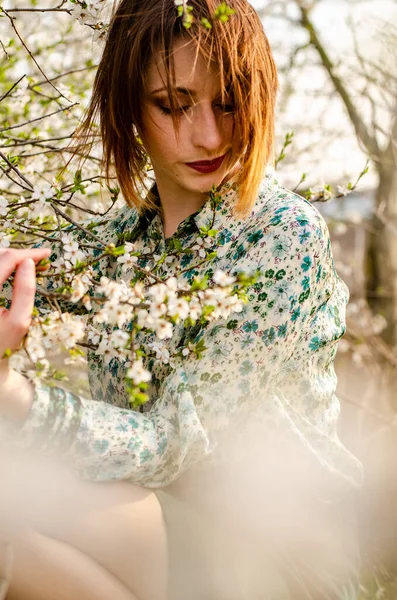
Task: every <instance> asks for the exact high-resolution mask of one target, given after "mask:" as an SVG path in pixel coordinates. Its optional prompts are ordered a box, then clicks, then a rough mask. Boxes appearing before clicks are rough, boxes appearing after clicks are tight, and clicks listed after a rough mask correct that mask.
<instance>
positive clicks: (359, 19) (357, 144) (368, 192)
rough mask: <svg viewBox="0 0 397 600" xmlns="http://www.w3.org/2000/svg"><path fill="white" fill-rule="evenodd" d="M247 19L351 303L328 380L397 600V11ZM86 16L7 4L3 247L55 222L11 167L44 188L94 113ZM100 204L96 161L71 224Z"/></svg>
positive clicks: (335, 6)
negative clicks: (269, 53) (267, 57)
mask: <svg viewBox="0 0 397 600" xmlns="http://www.w3.org/2000/svg"><path fill="white" fill-rule="evenodd" d="M252 4H253V6H254V7H255V9H256V10H257V11H258V13H259V14H260V16H261V19H262V21H263V25H264V29H265V31H266V33H267V35H268V37H269V39H270V42H271V45H272V48H273V51H274V54H275V57H276V62H277V65H278V69H279V75H280V93H279V98H278V105H277V132H276V133H277V146H276V168H277V173H278V177H279V178H280V180H281V181H282V183H283V184H284V185H286V186H287V187H289V188H290V189H293V190H296V191H297V192H298V193H299V194H301V195H302V196H304V197H306V198H308V199H309V200H310V201H312V202H314V203H315V204H316V206H317V207H318V209H319V210H320V211H321V213H322V214H323V215H324V217H325V218H326V220H327V223H328V226H329V230H330V233H331V239H332V247H333V253H334V258H335V266H336V269H337V271H338V273H339V274H340V276H341V277H342V278H343V279H344V281H345V282H346V283H347V285H348V287H349V289H350V303H349V306H348V314H347V332H346V335H345V337H344V338H343V340H342V342H341V343H340V345H339V350H338V354H337V358H336V364H335V369H336V373H337V375H338V381H339V383H338V397H339V399H340V401H341V420H340V436H341V438H342V440H343V441H344V442H345V443H346V445H348V446H349V448H351V449H352V450H353V452H355V453H356V454H357V455H358V456H359V457H360V459H361V460H362V461H363V463H364V467H365V483H364V488H363V491H362V493H361V495H360V502H359V505H358V507H357V511H358V515H359V525H360V536H361V545H362V552H363V563H364V564H363V573H362V586H361V595H362V598H376V599H377V600H379V599H380V598H397V509H396V506H397V419H396V410H397V377H396V374H397V370H396V367H397V169H396V165H397V119H396V116H397V60H396V58H397V56H396V55H397V2H396V1H395V0H311V1H309V0H307V1H305V0H291V1H290V0H267V1H265V0H254V1H253V2H252ZM93 5H95V6H94V8H95V11H94V12H95V15H96V16H97V18H96V19H92V20H91V21H90V19H85V20H84V19H82V18H81V12H82V11H81V10H80V11H79V9H78V7H77V5H76V4H73V3H71V2H70V1H69V0H5V2H3V4H2V6H3V9H4V11H3V13H2V14H0V17H1V18H0V42H1V43H0V98H1V101H0V151H1V153H2V154H1V156H0V167H1V173H0V195H3V197H5V198H7V200H8V202H13V203H15V205H16V203H17V202H18V199H20V206H19V207H18V208H16V209H15V211H14V213H13V218H14V221H15V219H16V220H17V221H18V219H19V223H20V228H19V232H18V231H16V229H15V227H14V226H13V224H12V223H11V222H10V221H9V220H8V218H7V216H6V214H5V211H3V210H2V207H1V203H0V245H7V244H8V243H10V242H12V241H15V240H16V239H19V240H20V241H21V242H22V243H26V244H30V243H32V242H33V241H37V239H36V240H35V235H37V231H38V230H39V229H40V228H41V230H42V229H43V228H44V229H45V227H46V225H47V224H48V225H49V224H50V220H51V217H50V213H51V211H49V212H48V215H46V212H45V211H43V210H42V209H41V210H40V211H39V213H37V211H36V212H35V208H34V205H33V204H29V203H26V202H24V197H23V193H24V189H23V186H22V187H21V180H20V179H18V177H14V173H13V170H12V166H10V165H15V166H16V167H17V168H18V170H19V172H20V173H22V174H25V176H26V177H28V178H29V180H31V181H33V183H34V184H35V185H37V186H43V185H45V184H49V183H51V182H52V178H53V177H54V176H55V175H56V174H57V172H58V170H59V167H60V166H62V165H63V164H64V162H65V160H66V158H67V151H66V153H65V152H64V153H62V152H61V150H62V149H65V148H66V146H67V143H68V142H69V140H70V136H71V135H72V133H73V131H74V129H75V127H76V124H77V122H78V120H79V118H80V117H81V115H82V112H83V109H84V106H85V105H86V103H87V101H88V99H89V96H90V91H91V87H92V82H93V77H94V74H95V66H96V64H97V62H98V57H99V54H100V51H101V48H102V43H103V42H102V39H101V38H102V36H103V32H104V29H103V27H102V23H103V24H106V22H107V19H108V15H109V10H110V9H111V3H109V2H107V3H105V2H102V1H101V0H97V1H96V2H93ZM79 16H80V19H78V18H77V17H79ZM73 176H74V174H73V172H72V173H71V174H70V177H71V178H72V180H73ZM75 183H76V182H75ZM65 185H66V183H65ZM110 196H111V195H110V194H109V191H108V190H107V189H106V187H104V186H103V185H101V184H100V178H99V171H98V155H97V154H96V153H95V151H93V154H92V156H90V158H89V160H88V161H87V162H86V165H85V170H84V172H83V177H82V182H80V188H79V189H77V190H76V192H75V195H74V196H73V203H74V205H70V206H68V207H65V210H68V211H70V213H71V214H75V213H76V212H77V213H78V214H81V213H83V212H86V213H87V214H90V213H91V212H103V211H105V210H106V209H107V208H108V207H109V206H110V204H111V199H110ZM118 202H120V203H123V202H124V200H123V199H122V198H119V200H118ZM76 207H78V208H76ZM83 209H84V210H83ZM21 231H22V232H23V234H22V237H21ZM70 380H71V381H73V382H74V386H75V388H76V389H77V390H82V391H84V390H86V389H87V382H86V377H85V372H84V364H81V365H77V366H76V365H74V366H73V367H70Z"/></svg>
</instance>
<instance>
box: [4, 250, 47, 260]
mask: <svg viewBox="0 0 397 600" xmlns="http://www.w3.org/2000/svg"><path fill="white" fill-rule="evenodd" d="M51 252H52V251H51V248H24V249H20V248H0V256H3V255H4V254H8V253H12V254H14V253H15V254H16V255H17V256H22V260H23V259H24V258H33V260H41V258H43V257H44V256H49V255H50V254H51ZM40 257H41V258H40Z"/></svg>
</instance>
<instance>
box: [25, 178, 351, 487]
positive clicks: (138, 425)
mask: <svg viewBox="0 0 397 600" xmlns="http://www.w3.org/2000/svg"><path fill="white" fill-rule="evenodd" d="M238 187H239V186H238V175H237V176H235V177H234V178H233V179H231V180H230V181H228V182H226V183H225V184H223V185H222V186H221V187H220V188H219V189H218V193H219V194H220V196H221V202H220V204H218V206H217V207H216V209H215V211H214V210H213V207H211V204H210V200H208V201H207V202H206V203H205V204H204V205H203V206H202V208H201V209H200V210H199V211H197V212H196V213H194V214H193V215H190V216H189V217H187V218H186V219H185V220H184V221H183V222H182V223H180V225H179V227H178V229H177V231H176V233H175V234H174V236H173V237H176V238H177V239H178V240H179V242H180V245H181V247H182V248H186V247H187V246H191V245H192V243H194V242H195V246H196V248H198V249H200V246H202V245H203V244H209V243H210V242H209V241H208V238H207V241H204V240H203V239H202V238H201V237H200V227H203V226H206V225H208V223H209V221H211V220H212V219H215V220H214V223H213V226H212V228H213V229H216V230H218V233H217V234H216V236H215V238H214V240H213V245H214V246H219V247H218V249H217V257H216V258H215V259H214V260H213V261H211V262H209V263H208V262H207V263H204V264H202V265H201V266H198V267H197V268H193V269H191V270H189V271H186V272H185V273H183V274H181V275H177V276H181V277H185V278H186V279H188V280H189V281H191V280H192V278H193V277H194V276H195V275H198V274H199V275H203V274H204V273H205V274H207V275H209V276H211V275H212V274H213V273H214V271H215V270H216V269H218V268H219V269H221V270H223V271H226V272H228V273H230V275H233V274H235V273H237V272H238V271H245V272H254V271H255V270H256V269H258V268H259V269H261V271H262V276H261V277H260V278H259V279H258V280H257V282H256V283H255V284H254V285H253V286H252V287H251V288H250V290H249V302H248V303H247V304H246V305H244V308H243V311H242V312H239V313H232V314H231V315H230V317H229V318H228V319H218V320H216V321H213V322H211V323H209V324H207V326H205V327H201V328H198V330H197V328H195V327H189V328H187V327H184V326H183V323H181V324H179V325H176V326H175V332H174V335H173V337H172V338H171V339H168V340H165V349H164V348H163V349H159V351H158V353H157V355H156V358H153V348H154V347H155V345H156V341H155V339H154V337H153V336H154V334H148V333H146V334H145V332H139V333H138V343H139V344H140V345H141V346H142V347H143V348H145V347H150V348H151V349H152V357H151V358H150V359H148V363H147V364H146V365H145V366H146V368H148V369H149V370H150V372H151V373H152V381H151V383H150V388H149V392H150V399H149V402H148V403H147V404H145V405H144V406H143V407H141V409H140V410H138V409H137V410H132V409H131V408H130V406H129V403H128V395H127V393H126V390H125V387H124V375H125V373H124V370H123V369H124V367H123V364H122V363H119V362H118V361H117V359H115V358H113V359H112V360H110V362H109V361H107V360H105V358H104V357H103V356H100V355H98V354H95V353H94V351H89V354H88V367H89V381H90V387H91V395H92V398H84V397H79V396H78V395H76V394H73V393H71V392H69V391H66V390H64V389H61V388H56V387H55V388H52V387H46V386H45V385H43V384H37V385H36V392H35V398H34V402H33V406H32V409H31V411H30V414H29V416H28V418H27V420H26V421H25V423H24V425H23V426H22V427H21V429H19V431H18V432H17V433H16V443H17V444H19V445H22V446H23V447H26V448H29V447H31V446H35V447H39V448H40V449H42V450H43V451H45V452H48V453H52V452H54V453H55V452H56V453H58V452H61V453H62V455H63V456H64V457H66V458H67V459H68V460H69V459H70V460H71V461H72V463H73V464H74V466H75V468H76V469H77V470H78V471H79V473H80V474H81V475H82V476H83V477H86V478H89V479H91V480H96V481H104V480H115V479H119V480H121V479H124V480H129V481H131V482H134V483H136V484H138V485H142V486H146V487H150V488H159V487H162V486H167V485H168V484H170V483H171V482H173V481H174V480H176V478H178V477H179V475H180V474H182V473H183V472H185V471H186V470H187V469H188V468H189V467H190V466H191V465H194V464H197V463H199V462H200V461H201V460H203V459H206V458H208V457H210V456H211V455H212V454H213V451H214V449H215V448H216V446H217V443H218V440H219V439H220V438H219V435H220V434H221V433H222V432H224V431H227V430H228V428H229V426H230V425H231V424H232V422H233V420H234V419H235V418H237V416H238V414H239V412H241V410H242V409H244V410H248V411H255V410H258V409H260V410H261V411H262V412H263V413H264V414H266V415H267V418H268V419H270V422H271V425H269V427H275V426H276V427H281V428H282V429H284V431H287V432H288V435H289V436H290V437H291V439H295V441H296V443H297V444H298V445H299V446H300V447H301V448H302V449H303V450H304V452H306V453H307V455H308V456H310V457H311V459H313V460H314V461H315V462H316V463H318V465H320V466H321V468H323V469H325V470H326V471H328V472H329V473H332V474H333V475H337V477H339V478H342V480H343V481H344V482H345V483H348V484H351V485H353V486H357V485H359V484H360V483H361V478H362V470H361V469H362V468H361V464H360V462H359V461H358V460H357V459H356V458H355V457H354V456H353V455H352V454H351V453H350V452H349V451H348V450H347V449H346V448H345V446H344V445H343V444H342V443H341V442H340V440H339V439H338V435H337V431H336V427H337V421H338V415H339V411H340V405H339V401H338V398H337V397H336V395H335V389H336V384H337V378H336V375H335V371H334V366H333V362H334V358H335V354H336V351H337V345H338V341H339V339H340V338H341V337H342V336H343V334H344V332H345V309H346V304H347V302H348V299H349V291H348V288H347V286H346V284H345V283H344V282H343V281H342V280H341V279H340V277H339V276H338V274H337V273H336V271H335V267H334V262H333V257H332V251H331V246H330V239H329V232H328V228H327V225H326V223H325V221H324V219H323V217H322V216H321V214H320V213H319V211H318V210H317V209H316V208H315V207H314V206H313V205H312V204H311V203H310V202H308V201H307V200H305V199H303V198H302V197H300V196H299V195H297V194H295V193H293V192H291V191H288V190H287V189H285V188H284V187H282V186H281V185H280V183H279V182H278V181H277V179H276V178H275V176H274V173H272V172H270V173H269V172H267V174H266V175H264V177H263V180H262V183H261V186H260V189H259V192H258V195H257V199H256V202H255V205H254V207H253V209H252V211H251V214H250V215H249V217H248V218H246V219H245V220H239V218H236V217H234V216H233V214H232V207H233V205H234V203H235V202H236V198H237V195H238ZM154 191H155V192H156V187H155V186H154ZM92 231H93V233H95V235H96V236H98V237H99V238H100V239H101V240H102V241H104V242H106V243H110V242H112V241H113V242H114V243H117V240H118V239H120V234H123V233H126V234H128V236H129V238H128V239H133V240H134V245H135V247H136V249H137V250H139V251H140V252H142V253H143V255H142V256H141V257H140V259H139V262H138V263H137V264H138V265H139V266H141V267H145V266H146V265H148V266H149V267H150V268H152V267H153V253H154V255H161V254H162V253H163V252H164V251H165V250H169V249H170V248H171V245H172V243H173V242H172V238H168V239H164V234H163V227H162V222H161V217H160V214H159V213H158V212H151V213H150V212H147V213H145V214H144V215H142V216H139V214H138V212H137V210H136V209H135V208H129V207H128V206H125V207H124V208H122V209H117V210H116V211H115V212H114V213H113V215H112V216H111V217H110V218H109V217H107V218H106V219H103V220H102V221H98V220H97V221H95V223H94V224H93V225H92ZM74 235H77V237H78V236H79V235H81V233H80V234H78V233H77V234H74ZM145 253H147V254H148V255H149V254H150V256H151V257H149V258H146V257H145V256H144V254H145ZM55 254H56V251H55V249H54V255H53V256H52V260H54V258H56V256H55ZM197 258H198V256H196V257H195V256H194V254H193V255H192V254H184V255H183V256H182V258H181V255H179V256H178V255H174V256H172V255H171V256H170V257H169V258H168V259H167V260H166V261H165V262H163V263H162V264H161V266H160V267H159V268H158V270H157V272H156V273H157V275H159V276H162V277H164V278H166V277H167V276H171V275H174V274H175V273H176V272H177V270H178V268H179V270H181V267H182V268H185V267H187V266H189V265H191V264H195V263H196V262H197V263H199V262H200V259H199V260H197ZM201 260H202V259H201ZM121 267H122V265H121V264H120V263H117V261H116V260H115V259H114V258H111V257H105V258H103V259H101V262H100V264H99V265H98V266H97V267H96V269H97V271H98V274H102V275H106V276H107V277H109V278H115V279H117V278H118V277H120V276H121V274H122V270H121ZM131 276H132V274H131ZM123 277H124V278H126V279H128V273H127V274H124V275H123ZM51 286H52V282H51V281H49V283H48V287H49V289H51ZM37 302H40V300H39V298H38V300H37ZM187 340H188V341H194V343H197V342H198V341H200V340H202V341H203V343H204V346H205V348H206V349H205V350H204V352H203V354H202V357H201V358H200V359H198V358H196V356H194V355H192V354H190V355H187V356H186V355H183V356H182V353H181V352H180V348H182V347H184V346H185V344H186V342H187ZM163 343H164V342H163ZM153 344H154V345H153ZM178 350H179V353H178V355H177V356H176V353H177V352H178ZM268 422H269V421H268ZM264 435H266V431H264Z"/></svg>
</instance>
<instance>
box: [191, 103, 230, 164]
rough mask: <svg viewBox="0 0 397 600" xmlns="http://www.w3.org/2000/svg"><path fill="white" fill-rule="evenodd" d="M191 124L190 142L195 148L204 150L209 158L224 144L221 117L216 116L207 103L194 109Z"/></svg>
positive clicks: (200, 104) (212, 108)
mask: <svg viewBox="0 0 397 600" xmlns="http://www.w3.org/2000/svg"><path fill="white" fill-rule="evenodd" d="M195 109H196V110H195V114H194V115H193V116H192V122H191V128H192V129H191V141H192V144H193V145H194V146H196V147H201V148H205V150H207V152H208V154H209V155H211V158H214V156H213V154H214V153H215V152H216V151H217V150H219V149H220V148H221V147H222V146H223V143H224V137H225V131H224V124H223V123H222V117H221V116H220V115H217V114H216V112H215V111H214V107H213V106H212V105H211V104H209V103H206V102H205V103H204V102H203V103H199V104H197V105H196V107H195Z"/></svg>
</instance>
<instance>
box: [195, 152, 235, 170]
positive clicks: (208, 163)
mask: <svg viewBox="0 0 397 600" xmlns="http://www.w3.org/2000/svg"><path fill="white" fill-rule="evenodd" d="M225 156H226V154H224V155H223V156H220V157H219V158H216V159H215V160H200V161H198V162H192V163H186V164H187V166H188V167H191V168H192V169H194V170H195V171H198V172H199V173H213V172H214V171H217V169H219V167H220V166H221V164H222V162H223V159H224V158H225Z"/></svg>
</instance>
